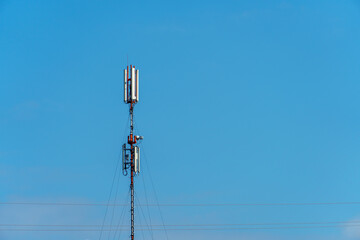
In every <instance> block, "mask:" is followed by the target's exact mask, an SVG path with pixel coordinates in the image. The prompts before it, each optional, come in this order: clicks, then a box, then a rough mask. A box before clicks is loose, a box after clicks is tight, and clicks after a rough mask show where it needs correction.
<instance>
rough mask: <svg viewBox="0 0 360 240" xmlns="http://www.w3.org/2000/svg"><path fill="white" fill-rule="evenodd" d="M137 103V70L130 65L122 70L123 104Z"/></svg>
mask: <svg viewBox="0 0 360 240" xmlns="http://www.w3.org/2000/svg"><path fill="white" fill-rule="evenodd" d="M138 101H139V70H136V69H135V66H132V65H130V69H129V66H127V68H126V69H124V102H125V103H126V104H128V103H133V104H134V103H137V102H138Z"/></svg>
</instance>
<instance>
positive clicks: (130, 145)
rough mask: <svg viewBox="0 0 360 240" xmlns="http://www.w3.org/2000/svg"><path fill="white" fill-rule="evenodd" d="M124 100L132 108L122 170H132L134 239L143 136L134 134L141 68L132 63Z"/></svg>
mask: <svg viewBox="0 0 360 240" xmlns="http://www.w3.org/2000/svg"><path fill="white" fill-rule="evenodd" d="M124 102H125V103H126V104H129V106H130V108H129V111H130V135H129V136H128V139H127V143H124V144H123V146H122V172H123V174H124V176H127V175H128V172H129V171H130V192H131V207H130V212H131V240H134V233H135V229H134V177H135V176H136V175H138V174H139V173H140V148H139V146H137V143H138V141H139V140H142V139H143V137H142V136H138V135H135V134H134V107H135V105H136V103H138V102H139V70H137V69H135V66H132V65H130V69H129V66H127V67H126V69H124Z"/></svg>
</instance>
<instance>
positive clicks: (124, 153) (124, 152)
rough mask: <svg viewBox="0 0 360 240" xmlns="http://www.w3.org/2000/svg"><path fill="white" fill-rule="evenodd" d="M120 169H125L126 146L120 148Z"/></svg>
mask: <svg viewBox="0 0 360 240" xmlns="http://www.w3.org/2000/svg"><path fill="white" fill-rule="evenodd" d="M122 169H123V170H124V169H126V144H125V143H124V144H123V146H122Z"/></svg>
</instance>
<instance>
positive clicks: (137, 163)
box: [134, 146, 140, 173]
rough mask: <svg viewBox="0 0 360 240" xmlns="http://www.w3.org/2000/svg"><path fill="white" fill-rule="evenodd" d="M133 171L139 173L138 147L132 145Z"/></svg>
mask: <svg viewBox="0 0 360 240" xmlns="http://www.w3.org/2000/svg"><path fill="white" fill-rule="evenodd" d="M134 162H135V173H140V148H139V147H138V146H135V147H134Z"/></svg>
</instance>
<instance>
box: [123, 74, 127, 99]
mask: <svg viewBox="0 0 360 240" xmlns="http://www.w3.org/2000/svg"><path fill="white" fill-rule="evenodd" d="M124 102H125V103H127V70H126V69H125V70H124Z"/></svg>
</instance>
